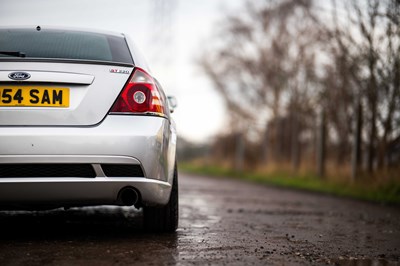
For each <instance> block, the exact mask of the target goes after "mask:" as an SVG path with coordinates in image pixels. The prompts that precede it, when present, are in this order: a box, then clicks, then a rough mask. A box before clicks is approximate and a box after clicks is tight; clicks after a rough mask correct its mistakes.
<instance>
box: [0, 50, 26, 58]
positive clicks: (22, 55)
mask: <svg viewBox="0 0 400 266" xmlns="http://www.w3.org/2000/svg"><path fill="white" fill-rule="evenodd" d="M0 54H3V55H10V56H15V57H26V54H25V53H23V52H14V51H0Z"/></svg>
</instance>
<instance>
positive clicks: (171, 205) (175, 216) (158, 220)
mask: <svg viewBox="0 0 400 266" xmlns="http://www.w3.org/2000/svg"><path fill="white" fill-rule="evenodd" d="M178 194H179V193H178V170H177V167H176V164H175V169H174V177H173V181H172V190H171V195H170V198H169V201H168V203H167V205H165V206H162V207H146V206H145V207H143V216H144V228H145V230H146V231H147V232H159V233H173V232H175V231H176V229H177V228H178V220H179V195H178Z"/></svg>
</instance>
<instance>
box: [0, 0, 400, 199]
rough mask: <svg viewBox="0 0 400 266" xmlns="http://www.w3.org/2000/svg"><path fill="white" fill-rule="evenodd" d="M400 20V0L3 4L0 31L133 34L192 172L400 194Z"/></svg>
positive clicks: (46, 0)
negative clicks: (172, 104)
mask: <svg viewBox="0 0 400 266" xmlns="http://www.w3.org/2000/svg"><path fill="white" fill-rule="evenodd" d="M399 23H400V1H399V0H359V1H355V0H353V1H349V0H325V1H317V0H314V1H313V0H269V1H267V0H253V1H246V0H191V1H183V0H148V1H139V0H118V1H105V0H92V1H90V0H85V1H82V0H69V1H61V0H36V1H29V0H1V1H0V25H1V26H7V25H32V26H36V25H40V26H42V27H45V26H46V25H52V26H53V25H58V26H70V27H83V28H96V29H105V30H112V31H120V32H124V33H127V34H129V35H130V36H131V37H132V38H133V39H134V41H135V42H136V43H137V44H138V46H139V47H140V48H141V49H142V51H143V53H144V54H145V56H146V57H147V59H148V61H149V64H150V66H151V68H152V71H153V74H154V75H155V76H156V77H157V78H158V79H159V81H160V82H161V84H163V87H164V89H165V90H166V92H167V94H170V95H174V96H176V97H177V99H178V104H179V107H178V109H176V111H175V113H174V118H175V120H176V122H177V126H178V131H179V135H180V139H179V143H178V158H179V161H180V164H181V167H182V169H183V170H186V171H192V172H197V173H206V174H216V175H230V176H237V177H247V178H250V179H257V180H267V182H272V183H275V184H283V183H284V184H291V185H292V186H297V187H306V188H311V189H313V188H314V189H315V188H316V187H318V188H317V190H318V189H319V190H324V191H325V190H332V191H336V193H337V194H341V193H342V191H343V190H345V189H348V188H349V189H350V190H351V191H357V190H359V191H360V192H359V194H366V192H365V191H380V193H381V194H382V195H386V196H387V195H391V197H392V198H396V199H397V200H399V198H400V28H399ZM282 180H286V181H285V182H283V181H282ZM288 180H289V181H288ZM327 188H330V189H327ZM351 193H352V192H350V194H351ZM371 193H372V192H371ZM348 194H349V193H348ZM382 195H381V196H382ZM381 196H379V197H381ZM372 197H378V196H372ZM389 201H390V200H389ZM399 201H400V200H399Z"/></svg>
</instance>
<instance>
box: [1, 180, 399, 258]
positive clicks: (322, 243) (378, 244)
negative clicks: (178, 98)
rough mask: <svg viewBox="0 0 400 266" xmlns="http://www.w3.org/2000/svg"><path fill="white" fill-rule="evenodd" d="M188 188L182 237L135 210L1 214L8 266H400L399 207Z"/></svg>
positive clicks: (211, 184)
mask: <svg viewBox="0 0 400 266" xmlns="http://www.w3.org/2000/svg"><path fill="white" fill-rule="evenodd" d="M180 190H181V197H180V226H179V229H178V230H177V232H176V233H174V234H160V235H157V234H148V233H145V232H144V231H143V226H142V222H143V217H142V212H141V211H139V210H136V209H133V208H126V207H124V208H120V207H118V208H116V207H95V208H92V207H91V208H73V209H69V210H67V211H65V210H63V209H57V210H52V211H42V212H10V211H7V212H4V211H3V212H0V262H1V263H0V264H1V265H46V264H47V265H48V264H52V265H126V264H135V263H138V264H143V265H151V264H153V265H160V264H162V265H204V264H207V263H209V264H229V265H244V264H246V265H265V264H277V265H282V264H300V265H309V264H316V265H319V264H341V265H382V263H384V264H387V265H398V264H397V263H398V260H399V256H400V250H399V247H400V210H399V209H398V208H388V207H382V206H378V205H374V204H368V203H363V202H357V201H351V200H343V199H337V198H332V197H326V196H321V195H316V194H309V193H303V192H296V191H290V190H281V189H276V188H267V187H263V186H259V185H254V184H247V183H244V182H239V181H232V180H227V179H213V178H204V177H189V176H181V180H180ZM365 263H370V264H365Z"/></svg>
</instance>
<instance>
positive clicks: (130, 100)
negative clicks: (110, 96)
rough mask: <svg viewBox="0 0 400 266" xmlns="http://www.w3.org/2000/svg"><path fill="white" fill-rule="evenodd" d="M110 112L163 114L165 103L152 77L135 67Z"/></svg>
mask: <svg viewBox="0 0 400 266" xmlns="http://www.w3.org/2000/svg"><path fill="white" fill-rule="evenodd" d="M111 112H112V113H154V114H159V115H165V104H164V101H163V99H162V98H161V94H160V92H159V91H158V89H157V86H156V83H155V81H154V79H153V78H152V77H151V76H150V75H149V74H147V73H146V71H144V70H143V69H140V68H136V69H135V70H134V73H133V75H132V78H131V79H130V81H129V83H128V84H127V85H126V86H125V88H124V89H123V90H122V92H121V94H120V95H119V97H118V99H117V101H116V102H115V103H114V105H113V107H112V108H111Z"/></svg>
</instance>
